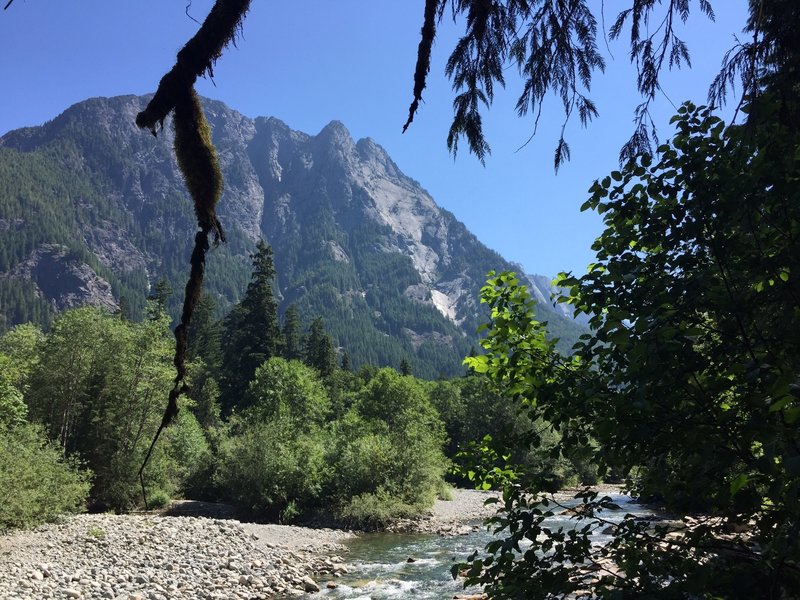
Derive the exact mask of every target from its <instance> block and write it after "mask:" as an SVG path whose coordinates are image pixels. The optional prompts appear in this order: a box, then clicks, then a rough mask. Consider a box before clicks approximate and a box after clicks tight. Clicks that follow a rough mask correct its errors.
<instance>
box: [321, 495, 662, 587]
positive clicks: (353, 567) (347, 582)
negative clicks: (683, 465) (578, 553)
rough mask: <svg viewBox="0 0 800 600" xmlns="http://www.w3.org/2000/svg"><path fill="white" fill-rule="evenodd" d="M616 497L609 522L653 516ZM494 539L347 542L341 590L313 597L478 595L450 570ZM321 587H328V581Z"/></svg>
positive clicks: (559, 518) (558, 520)
mask: <svg viewBox="0 0 800 600" xmlns="http://www.w3.org/2000/svg"><path fill="white" fill-rule="evenodd" d="M611 497H612V499H613V500H614V502H616V503H617V504H618V505H619V506H620V507H621V508H622V510H619V511H613V512H610V511H609V512H604V513H603V518H605V519H608V520H610V521H615V522H619V521H620V520H622V518H623V517H624V516H625V515H626V514H635V515H645V514H652V511H651V510H648V509H647V508H646V507H643V506H641V505H639V504H636V503H634V502H633V501H632V500H631V499H630V498H629V497H627V496H623V495H620V494H611ZM577 504H578V501H577V500H575V501H571V502H568V503H566V505H567V506H575V505H577ZM576 523H577V521H575V520H574V519H570V518H569V516H568V515H556V516H553V517H551V518H550V519H548V520H547V524H548V525H549V526H550V527H553V528H558V527H564V528H565V529H569V528H572V527H574V526H575V525H576ZM584 524H585V521H584ZM492 539H494V538H493V536H492V534H491V533H490V532H489V531H487V530H486V528H485V527H481V528H480V529H479V530H478V531H473V532H472V533H470V534H468V535H460V536H455V537H443V536H439V535H431V534H391V533H374V534H365V535H360V536H358V537H357V538H355V539H353V540H350V541H349V542H347V543H346V545H347V546H348V547H349V549H350V551H349V552H348V553H347V554H345V555H344V556H345V559H346V560H347V562H348V565H349V567H350V572H349V573H348V574H347V575H345V576H343V577H341V578H338V579H336V580H335V583H336V584H337V587H336V588H334V589H327V588H325V587H323V589H322V591H321V592H320V593H318V594H314V595H313V598H331V599H334V598H335V599H345V598H346V599H349V600H384V599H390V598H391V599H403V598H414V600H445V599H448V600H449V599H452V598H453V596H455V595H456V594H469V593H475V594H477V593H479V592H480V590H479V589H467V590H465V589H464V588H463V585H462V582H461V580H457V581H454V580H453V578H452V576H451V575H450V567H451V566H452V565H453V563H454V562H461V561H464V560H466V558H467V557H468V556H469V555H470V554H471V553H472V552H473V551H474V550H482V549H483V547H484V546H485V545H486V544H487V543H488V542H489V541H491V540H492ZM608 539H609V537H608V536H604V535H602V534H597V535H595V540H594V541H596V542H598V543H603V542H605V541H608ZM409 559H413V560H411V561H410V560H409ZM320 583H321V585H323V586H324V585H325V582H324V581H320ZM307 598H312V596H307Z"/></svg>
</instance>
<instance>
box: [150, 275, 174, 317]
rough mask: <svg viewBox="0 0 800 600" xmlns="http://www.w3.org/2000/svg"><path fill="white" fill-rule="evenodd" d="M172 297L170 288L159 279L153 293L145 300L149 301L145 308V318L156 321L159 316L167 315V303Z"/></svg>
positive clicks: (164, 281) (167, 282)
mask: <svg viewBox="0 0 800 600" xmlns="http://www.w3.org/2000/svg"><path fill="white" fill-rule="evenodd" d="M170 296H172V287H171V286H170V285H169V281H167V280H166V279H159V280H158V283H156V285H155V287H154V288H153V293H152V294H150V295H149V296H148V297H147V299H148V300H149V301H150V302H149V303H148V306H147V318H148V319H150V320H153V321H155V320H158V319H159V318H161V315H165V314H167V303H168V302H169V298H170Z"/></svg>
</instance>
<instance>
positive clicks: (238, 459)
mask: <svg viewBox="0 0 800 600" xmlns="http://www.w3.org/2000/svg"><path fill="white" fill-rule="evenodd" d="M231 429H232V433H231V435H230V436H229V437H227V438H223V440H222V441H221V443H220V447H219V459H218V460H219V463H218V467H217V472H216V476H215V483H216V485H217V487H218V489H219V490H220V493H221V494H222V495H223V497H224V498H225V499H227V500H232V501H234V502H237V503H239V504H241V505H243V506H245V507H247V508H248V509H250V510H253V511H255V512H257V513H260V514H262V515H265V516H268V517H271V518H282V517H283V516H284V512H285V511H286V510H287V508H290V507H291V511H290V512H292V513H296V512H297V510H299V507H306V506H309V505H312V504H313V503H314V501H315V500H316V499H317V498H318V496H319V493H320V490H321V487H322V478H323V473H324V467H325V464H324V451H323V445H322V436H321V435H320V431H319V429H312V430H311V431H310V432H307V433H300V432H298V431H297V429H296V428H295V427H294V424H293V422H292V420H291V419H289V418H288V417H287V416H285V415H280V416H277V417H275V418H273V419H271V420H269V421H266V422H260V421H255V420H253V421H241V420H239V419H235V420H234V423H233V425H232V427H231Z"/></svg>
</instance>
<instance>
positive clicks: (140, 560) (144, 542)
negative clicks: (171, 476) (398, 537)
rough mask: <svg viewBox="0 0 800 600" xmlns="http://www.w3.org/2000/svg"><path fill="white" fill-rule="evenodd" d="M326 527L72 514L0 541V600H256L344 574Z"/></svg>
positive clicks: (334, 536)
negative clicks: (311, 527) (314, 527)
mask: <svg viewBox="0 0 800 600" xmlns="http://www.w3.org/2000/svg"><path fill="white" fill-rule="evenodd" d="M349 535H351V534H348V533H347V532H341V531H333V530H315V529H304V528H300V527H281V526H277V525H254V524H242V523H240V522H238V521H236V520H220V519H209V518H204V517H185V516H182V517H167V516H152V515H146V516H143V515H77V516H74V517H70V518H68V519H66V520H65V522H63V523H61V524H51V525H46V526H42V527H39V528H37V529H35V530H33V531H27V532H18V533H15V534H13V535H11V536H6V537H3V538H0V598H3V599H4V600H23V599H24V600H45V599H51V598H52V599H56V598H57V599H64V598H66V599H69V598H78V599H90V598H91V599H94V598H98V599H109V600H167V599H169V600H172V599H182V598H186V599H189V598H191V599H195V598H199V599H208V600H211V599H215V600H216V599H220V600H221V599H231V600H239V599H247V600H250V599H255V598H274V597H284V596H295V595H302V594H304V593H308V592H315V591H318V590H319V589H320V586H325V585H326V584H330V585H335V584H333V583H332V581H333V580H335V578H336V577H337V576H338V575H341V574H343V573H345V572H346V571H347V567H346V566H345V564H344V560H343V559H342V558H341V557H340V556H339V554H340V553H341V552H342V551H343V550H344V547H343V546H342V545H341V544H340V543H339V542H341V541H342V540H344V539H345V538H346V537H348V536H349Z"/></svg>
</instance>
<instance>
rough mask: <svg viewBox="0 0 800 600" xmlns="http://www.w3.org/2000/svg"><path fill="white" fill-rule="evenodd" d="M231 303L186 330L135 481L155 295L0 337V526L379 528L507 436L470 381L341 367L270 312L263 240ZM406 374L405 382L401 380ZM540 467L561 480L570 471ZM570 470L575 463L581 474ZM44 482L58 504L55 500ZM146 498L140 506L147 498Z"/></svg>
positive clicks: (327, 341)
mask: <svg viewBox="0 0 800 600" xmlns="http://www.w3.org/2000/svg"><path fill="white" fill-rule="evenodd" d="M252 266H253V274H252V278H251V282H250V285H249V286H248V289H247V291H246V293H245V295H244V297H243V298H242V301H241V302H240V303H239V304H238V305H237V306H236V307H235V308H234V309H233V311H232V312H231V313H230V314H229V315H228V316H227V317H226V318H225V319H223V320H217V319H215V318H214V316H213V315H214V302H213V299H212V298H211V297H203V299H202V300H201V301H200V303H199V305H198V309H197V311H196V314H195V319H194V320H193V322H192V328H191V330H190V334H189V344H188V355H189V362H188V373H189V381H190V392H189V394H188V395H187V396H186V398H185V399H183V400H182V405H181V410H180V413H179V415H178V417H177V419H176V422H175V423H174V424H173V425H172V426H170V427H168V428H166V429H165V430H164V433H163V435H162V436H161V438H160V440H159V442H158V443H157V444H156V445H155V447H154V451H153V454H152V456H151V458H150V460H149V462H148V464H147V466H146V468H145V469H144V472H143V484H144V485H143V486H142V483H141V482H140V480H139V477H138V471H139V468H140V466H141V465H142V462H143V460H144V457H145V455H146V453H147V451H148V448H149V446H150V443H151V441H152V439H153V436H154V435H155V433H156V431H157V429H158V427H159V424H160V423H161V419H162V415H163V408H164V403H165V399H166V397H167V394H168V393H169V390H170V389H171V388H172V386H173V378H174V371H173V368H172V356H173V352H174V339H173V336H172V334H171V331H170V329H169V325H170V323H169V318H168V317H167V316H166V306H167V304H168V296H169V294H170V290H169V287H168V286H167V285H165V284H164V283H161V284H159V285H157V286H155V288H154V290H153V294H152V297H151V298H150V300H149V301H148V306H147V317H146V318H145V319H143V320H141V321H140V322H134V321H131V320H129V319H128V318H126V315H125V314H123V313H119V314H111V313H109V312H107V311H104V310H102V309H98V308H93V307H82V308H76V309H71V310H67V311H65V312H64V313H62V314H61V315H58V316H57V317H56V318H55V320H54V323H53V327H52V329H50V330H49V331H47V332H43V331H42V330H40V329H38V328H37V327H36V326H34V325H31V324H26V325H21V326H18V327H16V328H14V329H12V330H10V331H9V332H7V333H6V334H5V335H4V336H2V337H1V338H0V361H2V364H3V366H4V367H5V368H3V369H0V441H2V446H1V447H0V451H2V452H3V459H4V461H3V462H4V465H8V468H5V467H4V469H3V476H4V477H6V478H13V480H14V481H15V482H16V483H15V485H9V486H3V489H6V490H12V489H15V490H21V492H20V493H16V492H15V493H13V494H9V497H8V498H6V502H5V505H4V506H5V508H4V511H5V512H4V513H2V514H0V526H1V527H12V526H29V525H32V524H35V523H37V522H39V521H41V520H45V519H49V518H52V517H53V516H54V514H55V513H57V512H58V511H66V510H76V509H79V507H80V506H81V505H82V504H88V507H89V508H91V509H92V510H114V511H129V510H132V509H138V508H142V507H144V501H145V498H146V500H147V506H148V507H150V508H153V507H159V506H163V505H165V504H166V503H168V502H169V500H170V499H171V498H176V497H191V498H197V499H204V500H217V501H226V502H230V503H234V504H236V505H238V506H240V507H242V508H243V509H245V510H247V511H249V512H251V514H252V515H253V516H254V517H258V518H266V519H269V520H274V521H281V522H288V521H293V520H298V519H308V518H314V517H316V518H318V519H324V520H325V521H326V522H339V523H341V524H343V525H347V526H351V527H366V528H376V527H382V526H384V525H386V524H387V523H389V522H390V521H392V520H394V519H397V518H401V517H409V516H413V515H416V514H420V513H421V512H422V511H424V510H425V509H427V508H429V507H430V505H431V504H432V503H433V501H434V499H435V498H436V497H437V495H439V496H441V495H446V494H447V486H448V485H450V484H448V483H447V482H446V479H449V480H450V481H451V482H452V483H462V484H463V483H470V484H471V483H472V482H470V481H469V478H468V477H466V476H465V477H463V478H461V479H453V478H452V477H450V476H447V473H448V470H449V468H450V466H451V465H452V460H453V458H454V457H455V456H456V454H457V453H458V452H460V451H461V450H463V449H464V448H466V447H467V446H468V445H469V443H470V442H471V441H472V440H476V439H477V440H479V439H482V438H483V437H484V436H486V435H489V436H499V435H500V434H501V432H503V431H505V430H510V429H513V428H514V427H515V422H516V420H517V419H516V411H515V409H514V406H513V403H512V402H511V401H510V400H507V399H505V398H504V397H503V396H501V395H498V394H497V393H496V392H495V391H493V390H492V388H491V387H490V385H489V382H488V381H487V380H485V379H484V378H482V377H476V376H464V377H460V378H455V379H452V380H441V381H436V382H431V381H425V380H422V379H419V378H416V377H414V376H413V375H412V374H411V373H410V366H409V365H408V363H407V362H406V363H405V364H401V365H399V371H398V370H395V369H392V368H382V369H378V368H375V367H369V366H366V367H363V368H361V369H360V370H359V371H358V372H352V371H351V370H350V369H349V368H348V360H347V352H346V349H344V348H336V347H335V344H334V341H333V340H332V338H331V336H330V335H329V334H328V333H327V332H326V330H325V326H324V323H323V322H322V321H321V320H320V319H317V318H304V315H301V314H299V312H298V311H297V309H296V308H294V307H290V308H289V309H288V310H287V311H286V313H285V314H284V315H282V316H281V317H279V315H278V314H277V303H276V302H275V298H274V295H273V288H272V285H273V280H274V277H275V270H274V267H273V265H272V253H271V250H270V248H269V247H268V246H266V245H265V244H263V243H261V244H259V246H258V249H257V251H256V252H255V253H254V255H253V257H252ZM403 372H405V374H403ZM514 455H515V457H517V458H519V459H520V460H523V461H528V462H540V461H546V462H547V464H548V465H549V466H550V467H551V469H550V471H551V474H552V476H553V478H554V480H556V481H557V482H560V483H564V482H568V481H569V482H573V483H574V482H576V481H577V478H578V476H579V472H581V471H580V468H576V467H575V465H574V464H573V463H572V462H570V461H569V460H555V461H554V460H551V459H549V458H547V457H545V456H543V454H542V452H539V451H531V450H530V449H529V448H527V447H525V448H523V447H520V448H518V449H516V450H514ZM576 464H577V463H576ZM52 486H58V488H59V490H61V491H60V493H59V494H53V493H52ZM142 487H144V491H145V493H146V496H143V494H142V491H143V490H142Z"/></svg>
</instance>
